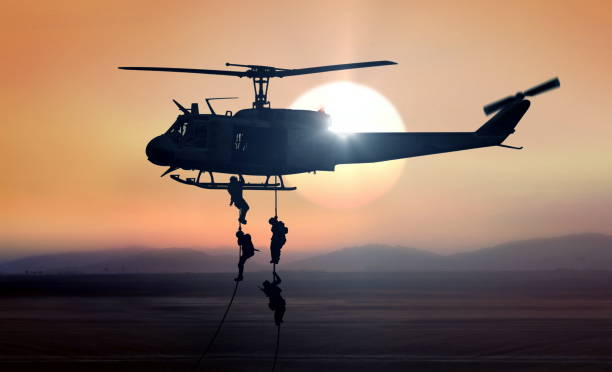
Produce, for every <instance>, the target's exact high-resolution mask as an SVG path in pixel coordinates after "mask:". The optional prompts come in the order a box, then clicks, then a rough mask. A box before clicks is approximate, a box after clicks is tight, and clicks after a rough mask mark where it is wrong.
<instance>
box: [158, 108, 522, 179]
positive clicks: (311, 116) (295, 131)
mask: <svg viewBox="0 0 612 372" xmlns="http://www.w3.org/2000/svg"><path fill="white" fill-rule="evenodd" d="M528 108H529V101H527V100H522V101H518V102H516V103H515V104H513V105H510V106H509V107H507V108H506V109H504V110H502V111H500V112H499V113H498V114H497V115H496V116H494V117H493V118H491V120H489V121H488V122H487V123H485V125H483V127H482V128H490V127H494V128H505V127H508V128H510V129H509V130H506V129H503V130H482V128H481V130H479V131H476V132H436V133H421V132H419V133H351V134H338V133H335V132H333V131H331V130H329V125H330V121H329V116H328V115H327V114H325V113H324V112H318V111H307V110H289V109H269V108H264V109H246V110H241V111H239V112H238V113H236V115H233V116H231V115H210V114H197V113H196V114H189V113H186V114H183V115H179V116H178V118H177V119H176V121H175V122H174V124H172V126H171V127H170V129H168V131H167V132H166V133H164V134H162V135H161V136H158V137H156V138H154V139H153V140H151V142H149V144H148V145H147V149H146V154H147V157H148V158H149V161H151V162H152V163H154V164H157V165H160V166H169V167H173V168H182V169H185V170H201V171H208V172H221V173H232V174H244V175H264V176H267V175H283V174H295V173H303V172H311V171H333V170H334V169H335V166H336V165H338V164H353V163H371V162H379V161H386V160H393V159H401V158H408V157H414V156H423V155H430V154H436V153H443V152H451V151H459V150H467V149H473V148H479V147H487V146H494V145H497V144H500V143H501V142H502V141H503V140H504V139H505V138H506V137H507V136H508V135H509V134H511V133H512V132H513V131H514V126H516V124H517V123H518V121H519V120H520V119H521V118H522V116H523V114H524V113H525V112H526V111H527V109H528Z"/></svg>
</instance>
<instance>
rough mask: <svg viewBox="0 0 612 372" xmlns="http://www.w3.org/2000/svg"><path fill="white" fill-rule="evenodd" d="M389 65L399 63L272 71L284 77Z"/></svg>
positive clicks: (352, 64)
mask: <svg viewBox="0 0 612 372" xmlns="http://www.w3.org/2000/svg"><path fill="white" fill-rule="evenodd" d="M387 65H397V63H396V62H393V61H371V62H359V63H344V64H341V65H329V66H318V67H307V68H297V69H293V70H282V71H275V72H274V73H272V76H273V77H281V78H282V77H285V76H295V75H305V74H316V73H319V72H327V71H337V70H349V69H354V68H365V67H375V66H387Z"/></svg>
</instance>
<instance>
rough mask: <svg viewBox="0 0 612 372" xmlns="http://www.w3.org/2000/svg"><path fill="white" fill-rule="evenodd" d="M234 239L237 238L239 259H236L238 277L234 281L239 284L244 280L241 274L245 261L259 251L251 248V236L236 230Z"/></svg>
mask: <svg viewBox="0 0 612 372" xmlns="http://www.w3.org/2000/svg"><path fill="white" fill-rule="evenodd" d="M236 238H238V246H240V258H239V259H238V276H237V277H236V278H235V279H234V280H235V281H237V282H240V281H242V279H244V277H243V276H242V273H243V272H244V264H245V262H246V260H248V259H249V258H251V257H253V256H254V255H255V251H259V249H255V247H254V246H253V242H252V241H251V234H245V233H244V232H242V230H238V231H236Z"/></svg>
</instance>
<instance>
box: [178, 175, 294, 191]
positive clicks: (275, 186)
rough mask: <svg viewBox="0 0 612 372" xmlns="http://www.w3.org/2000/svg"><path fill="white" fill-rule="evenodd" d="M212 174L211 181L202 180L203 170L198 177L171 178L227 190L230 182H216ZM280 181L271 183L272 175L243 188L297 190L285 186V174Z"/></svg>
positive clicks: (208, 187) (186, 183)
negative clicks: (263, 180) (263, 181)
mask: <svg viewBox="0 0 612 372" xmlns="http://www.w3.org/2000/svg"><path fill="white" fill-rule="evenodd" d="M208 174H209V175H210V182H200V176H201V175H202V171H199V172H198V176H197V177H196V178H186V179H183V178H181V177H180V176H179V175H178V174H172V175H170V178H172V179H173V180H175V181H177V182H180V183H183V184H185V185H191V186H196V187H200V188H203V189H208V190H227V187H228V185H229V183H227V182H215V178H214V176H213V174H212V172H208ZM278 178H279V181H280V183H278V182H275V183H270V182H269V181H270V176H266V182H265V183H245V184H244V186H243V190H269V191H292V190H296V189H297V187H295V186H294V187H288V186H285V182H284V181H283V176H280V175H279V176H278Z"/></svg>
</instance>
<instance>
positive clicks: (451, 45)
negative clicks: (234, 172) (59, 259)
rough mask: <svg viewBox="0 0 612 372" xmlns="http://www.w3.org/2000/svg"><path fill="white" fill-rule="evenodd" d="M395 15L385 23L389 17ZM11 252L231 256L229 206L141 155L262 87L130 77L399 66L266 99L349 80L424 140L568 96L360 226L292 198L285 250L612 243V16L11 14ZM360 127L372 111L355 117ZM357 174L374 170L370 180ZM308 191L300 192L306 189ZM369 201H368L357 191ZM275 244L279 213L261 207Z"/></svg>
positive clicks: (12, 5) (380, 9)
mask: <svg viewBox="0 0 612 372" xmlns="http://www.w3.org/2000/svg"><path fill="white" fill-rule="evenodd" d="M381 4H384V5H381ZM2 8H3V9H2V11H1V12H0V14H1V15H0V17H1V22H0V28H1V31H2V32H0V40H1V41H2V48H3V53H2V54H3V58H2V59H1V62H0V63H1V64H2V68H1V69H0V76H1V79H2V87H3V89H2V90H1V91H0V108H1V111H0V112H2V114H3V115H2V116H3V118H2V124H1V125H2V132H3V135H2V136H0V154H1V155H2V159H3V161H2V166H1V167H2V174H3V177H2V181H0V204H1V205H2V207H1V210H2V212H1V213H0V241H1V242H3V244H5V245H7V244H11V245H23V246H26V245H27V246H47V247H49V248H48V249H49V250H52V249H53V248H52V247H54V246H55V247H57V246H64V245H79V246H91V247H94V246H96V247H99V246H125V245H134V244H138V245H147V246H154V247H169V246H208V247H218V246H230V245H233V242H234V236H233V233H234V231H235V228H236V210H235V209H234V208H230V207H228V203H229V198H228V195H227V193H226V192H221V191H203V190H200V189H196V188H190V187H186V186H183V185H179V184H178V183H176V182H173V181H172V180H170V179H169V178H163V179H160V178H159V175H160V174H161V173H162V172H163V170H164V169H162V168H160V167H157V166H154V165H153V164H151V163H149V162H148V161H147V160H146V156H145V154H144V148H145V145H146V143H147V142H148V141H149V140H150V139H151V138H152V137H154V136H156V135H157V134H159V133H161V132H163V131H165V130H166V129H167V128H168V127H169V125H170V124H171V123H172V122H173V121H174V119H175V117H176V115H177V114H178V112H177V110H176V107H175V106H174V105H173V104H172V102H171V99H172V98H174V99H177V100H178V101H179V102H182V103H184V104H185V105H187V104H189V103H191V102H201V101H202V99H203V98H204V97H223V96H239V97H240V99H239V100H237V101H232V102H223V103H218V104H217V107H219V111H222V110H225V109H229V110H233V111H234V112H235V111H237V110H238V109H240V108H245V107H249V106H250V102H251V99H252V97H251V95H252V91H251V89H252V88H251V86H250V81H249V80H245V79H236V78H230V77H218V76H193V75H187V74H170V73H145V72H126V71H119V70H117V69H116V67H117V66H122V65H123V66H130V65H136V66H138V65H143V66H171V67H195V68H223V67H224V63H225V62H235V63H247V64H264V65H274V66H278V67H285V68H297V67H309V66H316V65H325V64H334V63H346V62H359V61H368V60H381V59H389V60H393V61H396V62H398V63H399V65H397V66H392V67H389V68H376V69H363V70H356V71H345V72H334V73H327V74H318V75H311V76H304V77H293V78H287V79H277V80H276V81H273V82H272V85H271V88H270V89H271V90H270V96H269V97H270V100H271V102H272V106H273V107H288V106H289V105H290V104H291V102H293V101H294V100H295V99H296V98H297V97H298V96H299V95H300V94H302V93H304V92H305V91H307V90H309V89H311V88H314V87H316V86H319V85H321V84H324V83H329V82H333V81H342V80H349V81H353V82H356V83H359V84H364V85H366V86H369V87H371V88H373V89H375V90H377V91H378V92H380V93H381V94H383V95H385V96H386V97H387V98H388V99H389V100H390V101H391V102H392V103H393V104H394V105H395V107H396V108H397V110H398V111H399V113H400V114H401V115H402V118H403V120H404V123H405V124H406V126H407V128H408V130H410V131H471V130H475V129H476V128H478V127H479V126H480V125H481V124H482V123H483V122H484V121H485V120H486V118H485V116H484V114H483V113H482V106H483V105H485V104H487V103H490V102H492V101H494V100H496V99H499V98H502V97H505V96H507V95H509V94H513V93H515V92H516V91H518V90H522V89H527V88H529V87H531V86H533V85H535V84H538V83H540V82H543V81H545V80H547V79H549V78H552V77H554V76H559V78H560V80H561V85H562V86H561V89H558V90H555V91H552V92H550V93H547V94H544V95H541V96H538V97H536V98H535V99H534V100H533V105H532V108H531V109H530V111H529V112H528V113H527V115H526V116H525V118H524V119H523V121H522V122H521V123H520V124H519V126H518V128H517V133H516V134H515V135H513V136H511V137H510V138H509V139H508V140H507V143H508V144H511V145H516V146H525V149H524V150H522V151H514V150H508V149H502V148H485V149H479V150H470V151H465V152H458V153H449V154H441V155H435V156H427V157H422V158H414V159H409V160H406V161H405V162H406V164H405V167H404V170H403V173H402V175H401V177H400V180H399V182H398V184H397V185H396V186H395V187H394V188H393V189H392V190H390V191H389V192H388V193H387V194H386V195H384V196H383V197H382V198H380V199H378V200H377V201H375V202H373V203H371V204H368V205H366V206H364V207H361V208H357V209H327V208H325V207H322V206H320V205H317V204H312V203H310V202H308V201H307V200H306V199H304V198H303V197H302V196H300V194H298V193H296V192H293V193H283V194H280V210H279V212H280V216H281V218H282V219H284V220H285V221H286V223H287V225H288V226H289V228H290V235H289V236H288V239H289V242H288V245H287V249H292V250H296V251H300V250H301V251H305V250H309V249H312V250H323V249H327V248H331V247H339V246H350V245H360V244H365V243H371V242H376V243H382V244H401V245H409V246H416V247H420V248H426V249H431V250H435V251H437V252H453V251H460V250H466V249H472V248H475V247H480V246H486V245H490V244H494V243H498V242H503V241H508V240H514V239H518V238H529V237H537V236H553V235H564V234H569V233H576V232H585V231H596V232H601V233H608V234H610V233H612V193H611V191H610V190H612V172H611V168H612V156H611V155H612V147H611V145H612V143H611V139H612V126H611V125H610V124H611V123H610V119H611V118H612V105H611V104H610V93H611V90H610V87H611V86H612V74H611V73H610V66H611V65H612V64H611V62H612V58H611V57H612V51H611V49H610V45H612V43H611V42H612V22H611V21H612V16H610V14H612V13H611V10H612V9H611V8H612V5H610V3H608V2H604V1H601V2H599V1H590V2H589V1H563V2H558V1H536V2H534V1H514V2H511V3H508V2H506V3H501V2H490V1H464V2H451V1H448V2H442V1H438V2H409V1H397V2H384V3H381V2H376V1H369V2H367V1H361V2H357V1H355V2H353V1H351V2H340V1H339V2H333V3H332V4H330V2H326V1H307V2H306V1H304V2H287V1H278V2H261V1H260V2H234V3H223V4H222V3H221V2H199V1H198V2H196V1H193V2H181V3H180V4H175V3H172V2H151V1H131V2H124V1H90V2H83V3H81V2H33V1H32V2H22V1H19V2H17V1H15V2H4V3H3V5H2ZM355 109H356V110H358V109H359V108H358V107H356V108H355ZM375 166H376V165H375V164H372V165H363V167H375ZM297 186H298V187H300V185H297ZM354 187H359V185H354ZM246 197H247V200H248V201H249V203H250V205H251V211H250V214H249V218H248V220H249V225H248V229H249V232H250V233H251V234H252V235H253V236H254V237H255V240H256V242H261V244H264V243H265V242H266V241H267V240H268V239H269V226H268V225H267V223H266V221H267V219H268V217H269V216H270V215H272V214H273V195H272V193H259V194H258V193H255V192H247V193H246Z"/></svg>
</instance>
